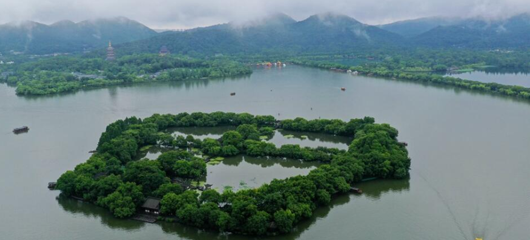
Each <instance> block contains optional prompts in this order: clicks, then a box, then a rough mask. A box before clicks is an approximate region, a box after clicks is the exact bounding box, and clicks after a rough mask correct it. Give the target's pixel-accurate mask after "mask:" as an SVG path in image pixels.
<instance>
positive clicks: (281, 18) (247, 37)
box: [0, 13, 530, 56]
mask: <svg viewBox="0 0 530 240" xmlns="http://www.w3.org/2000/svg"><path fill="white" fill-rule="evenodd" d="M528 39H530V14H520V15H516V16H512V17H509V18H506V19H500V20H488V19H480V18H471V19H461V18H442V17H432V18H420V19H414V20H406V21H400V22H395V23H391V24H385V25H380V26H371V25H367V24H364V23H361V22H359V21H357V20H356V19H354V18H351V17H349V16H346V15H341V14H336V13H323V14H316V15H312V16H310V17H308V18H306V19H304V20H301V21H296V20H295V19H293V18H291V17H290V16H287V15H285V14H281V13H277V14H273V15H270V16H268V17H265V18H262V19H257V20H253V21H247V22H230V23H225V24H219V25H214V26H209V27H202V28H195V29H191V30H186V31H165V32H161V33H157V32H156V31H154V30H152V29H150V28H148V27H146V26H145V25H142V24H141V23H138V22H136V21H133V20H129V19H127V18H123V17H120V18H113V19H99V20H88V21H82V22H79V23H74V22H71V21H60V22H56V23H54V24H50V25H45V24H40V23H36V22H31V21H26V22H21V23H8V24H4V25H0V52H4V53H5V52H9V51H15V52H23V53H25V54H49V53H58V52H83V51H85V50H94V49H98V48H99V49H101V48H104V47H105V46H106V45H107V44H108V41H110V40H111V41H112V42H113V43H114V44H115V47H116V48H117V51H118V53H121V54H129V53H137V52H158V51H159V49H160V47H161V46H167V48H168V49H169V50H170V51H172V52H174V53H180V54H189V55H203V56H204V55H215V54H268V53H291V54H297V53H339V52H344V51H350V50H353V49H372V48H373V49H385V48H409V47H425V48H466V49H486V50H491V49H498V48H502V49H514V48H528V47H530V41H528Z"/></svg>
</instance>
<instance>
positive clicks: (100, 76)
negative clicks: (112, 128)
mask: <svg viewBox="0 0 530 240" xmlns="http://www.w3.org/2000/svg"><path fill="white" fill-rule="evenodd" d="M4 71H6V72H11V73H12V74H10V75H9V76H8V77H7V79H4V80H3V81H5V82H7V83H8V84H10V85H13V86H16V93H17V94H19V95H49V94H56V93H65V92H74V91H78V90H80V89H90V88H97V87H104V86H111V85H120V84H128V83H142V82H167V81H182V80H195V79H205V78H225V77H235V76H242V75H248V74H251V73H252V70H251V69H250V68H249V67H247V66H244V65H241V64H239V63H237V62H234V61H230V60H224V59H220V60H197V59H191V58H188V57H182V56H176V55H168V56H159V55H158V54H134V55H128V56H123V57H120V58H118V59H116V60H115V61H105V60H104V59H103V58H100V57H86V56H59V57H52V58H44V59H39V60H36V61H27V62H24V63H22V64H20V65H15V66H14V67H13V68H8V69H7V70H4Z"/></svg>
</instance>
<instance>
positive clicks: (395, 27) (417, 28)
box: [379, 17, 464, 38]
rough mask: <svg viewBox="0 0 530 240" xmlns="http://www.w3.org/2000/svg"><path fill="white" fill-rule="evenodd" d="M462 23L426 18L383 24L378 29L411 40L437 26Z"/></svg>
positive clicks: (460, 20) (441, 18)
mask: <svg viewBox="0 0 530 240" xmlns="http://www.w3.org/2000/svg"><path fill="white" fill-rule="evenodd" d="M463 21H464V20H463V19H460V18H444V17H428V18H418V19H412V20H405V21H399V22H394V23H389V24H384V25H380V26H379V27H380V28H381V29H384V30H387V31H389V32H393V33H397V34H399V35H401V36H403V37H406V38H411V37H416V36H418V35H420V34H422V33H425V32H427V31H429V30H432V29H434V28H436V27H439V26H452V25H457V24H460V23H462V22H463Z"/></svg>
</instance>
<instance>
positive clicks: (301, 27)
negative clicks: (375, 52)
mask: <svg viewBox="0 0 530 240" xmlns="http://www.w3.org/2000/svg"><path fill="white" fill-rule="evenodd" d="M403 43H404V39H403V37H401V36H399V35H398V34H395V33H391V32H388V31H386V30H383V29H380V28H378V27H374V26H370V25H366V24H363V23H361V22H359V21H357V20H355V19H353V18H351V17H348V16H345V15H339V14H333V13H326V14H319V15H313V16H310V17H309V18H307V19H305V20H302V21H298V22H297V21H295V20H294V19H292V18H290V17H289V16H287V15H285V14H275V15H273V16H269V17H266V18H264V19H260V20H257V21H251V22H245V23H227V24H221V25H216V26H211V27H205V28H197V29H192V30H188V31H184V32H166V33H164V34H160V35H158V36H155V37H153V38H150V39H144V40H140V41H137V42H132V43H127V44H122V45H120V46H118V47H117V48H118V49H117V51H118V52H120V51H121V52H122V53H132V52H157V51H158V50H159V49H160V47H161V46H167V47H168V48H169V50H170V51H172V52H175V53H181V54H191V55H213V54H264V53H319V52H322V53H332V52H344V51H350V50H354V49H359V48H368V47H383V46H388V45H393V46H395V45H400V44H403Z"/></svg>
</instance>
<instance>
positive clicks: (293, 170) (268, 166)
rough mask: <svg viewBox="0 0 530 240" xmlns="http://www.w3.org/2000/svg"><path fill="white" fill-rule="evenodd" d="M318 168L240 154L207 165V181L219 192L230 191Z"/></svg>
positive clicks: (306, 164) (315, 163) (289, 161)
mask: <svg viewBox="0 0 530 240" xmlns="http://www.w3.org/2000/svg"><path fill="white" fill-rule="evenodd" d="M318 165H319V164H318V163H317V162H302V161H298V160H290V159H287V160H284V159H279V158H266V157H261V158H258V157H250V156H241V155H240V156H235V157H229V158H225V159H224V160H223V161H222V162H221V163H220V164H217V165H208V169H207V171H208V173H207V175H206V182H207V183H209V184H212V185H213V187H212V188H214V189H218V190H221V191H222V190H223V189H224V188H225V187H227V186H229V187H232V189H233V190H239V189H247V188H256V187H259V186H261V185H263V184H264V183H268V182H270V181H272V180H273V179H285V178H288V177H292V176H296V175H306V174H308V173H309V171H311V170H313V169H314V168H316V167H317V166H318Z"/></svg>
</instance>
